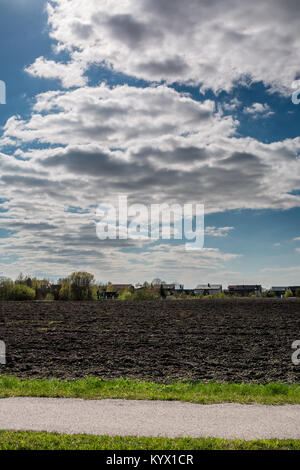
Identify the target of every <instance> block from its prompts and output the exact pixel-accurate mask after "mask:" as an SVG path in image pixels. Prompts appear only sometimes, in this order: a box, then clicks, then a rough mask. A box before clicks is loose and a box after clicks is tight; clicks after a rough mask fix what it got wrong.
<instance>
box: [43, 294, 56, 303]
mask: <svg viewBox="0 0 300 470" xmlns="http://www.w3.org/2000/svg"><path fill="white" fill-rule="evenodd" d="M45 300H47V302H52V301H53V300H54V295H53V294H50V292H49V293H48V294H47V295H46V297H45Z"/></svg>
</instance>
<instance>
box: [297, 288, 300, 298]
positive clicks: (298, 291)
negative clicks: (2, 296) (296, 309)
mask: <svg viewBox="0 0 300 470" xmlns="http://www.w3.org/2000/svg"><path fill="white" fill-rule="evenodd" d="M296 297H300V289H297V290H296Z"/></svg>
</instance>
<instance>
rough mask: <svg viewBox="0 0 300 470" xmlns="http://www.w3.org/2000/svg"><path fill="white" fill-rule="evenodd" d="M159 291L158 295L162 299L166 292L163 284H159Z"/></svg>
mask: <svg viewBox="0 0 300 470" xmlns="http://www.w3.org/2000/svg"><path fill="white" fill-rule="evenodd" d="M159 293H160V296H161V298H162V299H165V298H166V292H165V289H164V286H163V284H161V285H160V288H159Z"/></svg>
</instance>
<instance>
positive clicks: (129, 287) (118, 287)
mask: <svg viewBox="0 0 300 470" xmlns="http://www.w3.org/2000/svg"><path fill="white" fill-rule="evenodd" d="M111 288H112V289H113V290H114V291H116V292H122V291H124V290H128V291H129V292H131V293H132V294H133V293H134V286H133V285H132V284H113V285H112V286H111Z"/></svg>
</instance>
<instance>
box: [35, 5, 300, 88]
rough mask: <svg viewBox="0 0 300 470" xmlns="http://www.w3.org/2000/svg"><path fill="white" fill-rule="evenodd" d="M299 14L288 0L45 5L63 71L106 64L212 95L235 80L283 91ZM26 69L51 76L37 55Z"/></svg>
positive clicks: (294, 63)
mask: <svg viewBox="0 0 300 470" xmlns="http://www.w3.org/2000/svg"><path fill="white" fill-rule="evenodd" d="M49 3H50V2H49ZM299 13H300V4H299V2H297V1H295V0H286V1H285V2H282V1H281V0H268V1H265V2H261V1H260V0H254V1H252V2H251V4H250V3H247V2H241V1H240V0H228V1H227V2H226V3H225V2H224V1H223V0H211V1H209V2H207V1H201V2H199V0H189V2H182V0H164V1H163V2H162V1H161V0H140V1H138V2H136V1H135V0H120V1H118V2H111V1H110V0H102V1H101V2H99V1H98V0H89V2H86V3H85V5H84V8H83V7H82V2H81V0H72V2H71V1H69V0H53V1H51V6H50V4H49V5H48V14H49V25H50V28H51V37H52V38H53V40H55V41H56V44H57V47H56V48H57V50H58V51H61V50H63V49H65V50H67V51H68V52H70V54H71V62H70V64H69V65H68V67H70V68H73V67H74V63H78V64H79V65H80V68H81V67H84V68H85V69H87V68H88V67H89V66H90V65H92V64H106V65H107V66H110V67H112V68H113V69H114V70H117V71H120V72H123V73H126V74H129V75H133V76H135V77H139V78H144V79H146V80H158V81H160V80H167V81H168V82H169V83H170V82H174V81H179V82H189V83H194V84H199V85H200V84H201V86H202V88H203V89H207V88H212V89H213V90H214V91H216V92H217V91H219V90H229V89H230V88H231V87H232V86H233V84H234V82H235V81H237V80H242V81H243V82H245V83H247V82H248V83H249V81H250V82H251V81H263V82H264V83H265V85H267V86H268V85H269V86H270V87H271V88H272V89H273V90H279V91H281V92H283V93H290V87H291V83H292V82H293V81H294V79H295V78H296V77H297V73H298V71H299V50H300V37H299V34H298V27H299V24H298V18H299ZM33 70H34V71H35V73H36V74H37V75H40V76H43V74H45V73H46V74H49V73H50V72H49V71H48V70H47V72H45V63H44V61H43V60H42V59H41V58H40V59H38V61H37V62H36V63H35V64H34V68H33ZM61 70H62V69H61ZM58 75H60V76H61V77H62V75H61V73H60V71H58V72H57V76H58ZM44 76H45V75H44ZM62 78H63V77H62ZM66 86H70V85H69V83H66Z"/></svg>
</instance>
